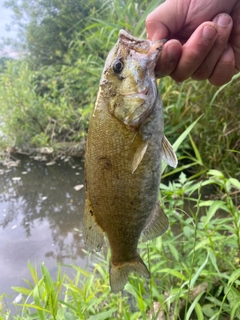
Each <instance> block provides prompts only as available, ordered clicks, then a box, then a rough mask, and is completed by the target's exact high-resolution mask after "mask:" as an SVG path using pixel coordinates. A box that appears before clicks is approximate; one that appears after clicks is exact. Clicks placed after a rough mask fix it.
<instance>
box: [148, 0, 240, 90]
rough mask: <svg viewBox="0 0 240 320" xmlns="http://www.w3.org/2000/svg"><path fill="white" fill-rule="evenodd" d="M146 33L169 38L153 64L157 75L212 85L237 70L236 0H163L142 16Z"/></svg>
mask: <svg viewBox="0 0 240 320" xmlns="http://www.w3.org/2000/svg"><path fill="white" fill-rule="evenodd" d="M146 30H147V37H148V39H150V40H152V41H156V40H160V39H163V38H167V39H170V40H168V41H167V42H166V44H165V45H164V47H163V50H162V54H161V56H160V59H159V61H158V64H157V66H156V74H157V75H159V76H165V75H170V76H171V77H172V78H173V79H174V80H175V81H177V82H182V81H184V80H186V79H188V78H189V77H192V78H193V79H195V80H204V79H208V80H209V81H210V83H212V84H213V85H216V86H220V85H223V84H225V83H227V82H229V81H230V80H231V78H232V77H233V75H234V74H236V73H238V72H239V71H240V1H239V0H166V1H165V2H164V3H163V4H161V5H160V6H159V7H157V8H156V9H155V10H154V11H153V12H152V13H150V14H149V15H148V16H147V19H146Z"/></svg>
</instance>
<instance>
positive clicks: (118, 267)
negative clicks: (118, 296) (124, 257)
mask: <svg viewBox="0 0 240 320" xmlns="http://www.w3.org/2000/svg"><path fill="white" fill-rule="evenodd" d="M131 272H137V273H139V274H140V275H142V276H143V277H145V278H150V274H149V271H148V269H147V267H146V265H145V263H144V262H143V261H142V259H141V257H140V256H139V255H138V256H137V257H136V258H135V259H133V260H132V261H127V262H122V263H119V264H114V263H111V265H110V270H109V273H110V286H111V290H112V292H113V293H118V292H120V291H122V290H123V289H124V286H125V284H126V283H127V281H128V275H129V273H131Z"/></svg>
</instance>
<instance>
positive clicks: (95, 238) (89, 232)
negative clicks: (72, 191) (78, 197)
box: [83, 197, 103, 251]
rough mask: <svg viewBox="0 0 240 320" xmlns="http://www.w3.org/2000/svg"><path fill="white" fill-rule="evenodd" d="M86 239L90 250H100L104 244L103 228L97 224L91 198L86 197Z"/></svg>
mask: <svg viewBox="0 0 240 320" xmlns="http://www.w3.org/2000/svg"><path fill="white" fill-rule="evenodd" d="M83 234H84V240H85V244H86V246H87V247H88V248H89V250H95V251H100V250H101V247H102V245H103V230H102V229H101V227H100V226H99V225H98V224H97V222H96V220H95V217H94V211H93V209H92V206H91V203H90V200H89V199H88V197H86V201H85V209H84V233H83Z"/></svg>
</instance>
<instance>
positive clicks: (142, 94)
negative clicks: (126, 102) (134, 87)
mask: <svg viewBox="0 0 240 320" xmlns="http://www.w3.org/2000/svg"><path fill="white" fill-rule="evenodd" d="M148 91H149V88H148V87H147V88H145V89H143V90H141V91H139V92H132V93H126V94H123V96H125V97H128V98H138V99H142V100H146V98H147V94H148Z"/></svg>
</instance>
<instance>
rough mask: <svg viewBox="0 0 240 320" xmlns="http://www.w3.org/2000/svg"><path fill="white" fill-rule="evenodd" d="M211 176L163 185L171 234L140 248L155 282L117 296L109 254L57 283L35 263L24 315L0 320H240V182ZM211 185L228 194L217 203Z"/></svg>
mask: <svg viewBox="0 0 240 320" xmlns="http://www.w3.org/2000/svg"><path fill="white" fill-rule="evenodd" d="M207 176H208V179H207V180H204V181H202V180H189V179H187V177H186V175H185V174H184V173H181V174H180V175H179V177H178V179H177V180H176V181H175V182H169V183H168V184H162V185H161V190H162V192H161V194H162V195H161V201H162V203H163V204H164V206H165V211H166V213H167V215H168V217H169V220H170V225H171V228H170V229H169V231H168V232H167V234H165V235H164V236H163V237H160V238H157V239H155V240H153V241H150V242H148V243H141V244H140V254H141V256H142V257H143V259H144V261H145V262H146V263H147V265H148V267H149V269H150V272H151V279H150V280H149V281H147V282H146V280H145V279H143V278H142V277H140V276H137V275H131V276H130V278H129V282H128V284H127V285H126V287H125V291H124V292H123V293H122V294H121V293H120V294H118V295H115V294H112V293H110V288H109V283H108V281H109V278H108V261H109V255H110V253H109V251H107V258H106V257H105V256H104V254H103V253H99V254H94V255H93V258H94V262H93V271H86V270H83V269H81V268H79V267H77V266H73V265H71V266H68V267H69V268H70V269H72V271H74V273H75V277H74V278H72V277H71V278H70V277H69V276H67V275H66V274H65V273H63V274H62V273H61V269H60V268H59V272H58V275H57V278H56V279H53V278H52V277H51V276H50V274H49V271H48V270H47V268H46V267H45V266H44V264H43V265H42V266H41V273H40V275H39V274H38V273H37V271H36V269H35V268H34V267H33V266H32V265H31V263H30V262H29V263H28V267H29V271H30V274H31V278H32V280H31V281H29V280H26V286H25V287H15V288H13V289H14V290H15V291H16V292H17V293H18V294H19V295H18V301H16V302H15V305H16V310H18V312H17V315H13V316H12V315H11V314H10V312H9V311H7V310H6V308H5V307H4V306H3V305H2V307H0V319H4V320H8V319H14V320H18V319H24V320H25V319H26V320H27V319H42V320H43V319H58V320H60V319H91V320H94V319H97V320H101V319H102V320H104V319H131V320H132V319H155V320H165V319H198V320H202V319H211V320H216V319H219V320H220V319H222V320H224V319H240V303H239V301H240V290H239V289H240V281H239V276H240V271H239V261H240V211H239V208H238V207H237V205H236V203H237V198H239V194H240V181H238V180H237V179H235V178H231V177H230V178H227V177H226V176H224V175H223V173H222V172H220V171H218V170H210V171H208V174H207ZM209 186H211V188H214V187H217V188H218V189H219V188H220V190H221V191H220V193H219V194H218V195H215V196H214V197H211V198H209V197H208V196H207V193H206V191H205V190H206V189H205V188H207V187H209ZM204 194H206V196H203V195H204ZM189 202H191V204H195V205H194V209H192V210H189V208H188V203H189ZM191 207H193V206H192V205H191ZM86 254H87V253H86ZM96 256H97V259H96ZM72 273H73V272H72ZM2 299H3V297H2ZM1 308H2V309H1Z"/></svg>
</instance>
